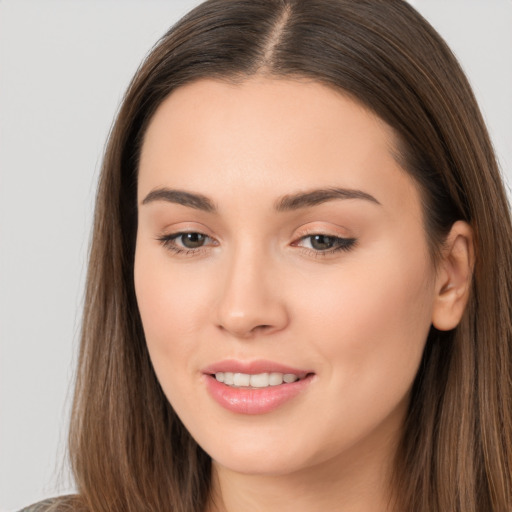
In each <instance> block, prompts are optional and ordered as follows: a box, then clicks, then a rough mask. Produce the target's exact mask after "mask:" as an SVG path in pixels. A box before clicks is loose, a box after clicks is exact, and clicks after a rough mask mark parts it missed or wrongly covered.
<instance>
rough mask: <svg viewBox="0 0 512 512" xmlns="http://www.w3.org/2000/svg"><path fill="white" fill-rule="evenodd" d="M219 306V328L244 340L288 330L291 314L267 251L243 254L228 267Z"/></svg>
mask: <svg viewBox="0 0 512 512" xmlns="http://www.w3.org/2000/svg"><path fill="white" fill-rule="evenodd" d="M226 267H227V268H226V270H225V272H224V273H223V277H222V284H221V286H220V296H219V302H218V305H217V311H216V314H217V325H218V327H219V328H220V329H221V330H223V331H225V332H227V333H229V334H231V335H232V336H235V337H237V338H241V339H249V338H253V337H255V336H257V335H258V334H260V335H263V334H271V333H274V332H277V331H280V330H282V329H284V328H285V327H286V325H287V324H288V322H289V314H288V310H287V307H286V303H285V300H284V297H285V290H284V289H283V286H282V283H281V282H280V279H279V275H280V271H279V269H278V268H277V265H275V264H273V262H272V260H271V258H270V257H269V256H268V255H265V254H264V253H263V251H258V250H255V249H253V250H251V249H250V248H248V249H247V250H239V251H238V254H235V255H233V257H232V258H231V259H230V261H229V263H228V264H227V265H226Z"/></svg>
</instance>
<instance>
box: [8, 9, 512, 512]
mask: <svg viewBox="0 0 512 512" xmlns="http://www.w3.org/2000/svg"><path fill="white" fill-rule="evenodd" d="M198 3H199V2H198V1H195V0H167V1H164V0H137V1H134V0H60V1H50V0H32V1H30V0H10V1H9V0H3V1H2V0H0V512H7V511H13V510H17V509H18V508H21V507H22V506H24V505H28V504H29V503H32V502H34V501H36V500H39V499H42V498H44V497H48V496H53V495H56V494H62V493H67V492H72V491H73V484H72V481H71V480H70V478H69V474H68V470H67V466H66V464H65V462H64V461H65V442H66V431H67V426H68V416H69V406H70V396H71V391H72V381H73V371H74V362H75V356H76V349H77V339H78V331H79V327H80V314H81V305H82V293H83V283H84V277H85V268H86V258H87V249H88V244H89V234H90V233H89V231H90V226H91V220H92V212H93V202H94V194H95V187H96V180H97V177H98V170H99V167H100V163H101V157H102V152H103V147H104V142H105V139H106V137H107V134H108V131H109V128H110V125H111V122H112V119H113V117H114V115H115V112H116V110H117V108H118V105H119V101H120V99H121V96H122V94H123V92H124V90H125V88H126V86H127V84H128V81H129V80H130V78H131V76H132V75H133V73H134V72H135V70H136V69H137V67H138V65H139V63H140V61H141V60H142V59H143V57H144V56H145V55H146V53H147V52H148V51H149V49H150V48H151V46H152V45H153V44H154V43H155V42H156V40H157V39H158V38H159V37H160V36H161V35H162V34H163V33H164V32H165V31H166V30H167V28H168V27H169V26H171V25H172V24H173V23H174V22H175V21H177V20H178V19H179V18H180V17H181V16H182V15H183V14H184V13H185V12H187V11H188V10H189V9H190V8H192V7H193V6H195V5H197V4H198ZM411 3H413V5H415V6H416V8H418V9H419V11H420V12H422V13H423V14H424V16H425V17H426V18H427V19H428V20H430V21H431V23H432V24H433V25H434V26H435V27H436V28H437V29H438V31H439V32H440V33H441V34H442V35H443V36H444V37H445V39H446V40H447V41H448V43H449V44H450V45H451V47H452V48H453V50H454V51H455V53H456V54H457V55H458V57H459V59H460V61H461V62H462V65H463V67H464V68H465V70H466V72H467V73H468V75H469V78H470V80H471V82H472V84H473V87H474V89H475V92H476V95H477V98H478V100H479V102H480V105H481V107H482V110H483V112H484V115H485V118H486V120H487V122H488V125H489V128H490V132H491V136H492V138H493V141H494V144H495V147H496V150H497V153H498V156H499V159H500V162H501V167H502V170H503V173H504V175H505V178H506V180H507V181H508V182H509V183H510V182H512V0H486V1H485V2H484V1H482V0H416V1H412V0H411Z"/></svg>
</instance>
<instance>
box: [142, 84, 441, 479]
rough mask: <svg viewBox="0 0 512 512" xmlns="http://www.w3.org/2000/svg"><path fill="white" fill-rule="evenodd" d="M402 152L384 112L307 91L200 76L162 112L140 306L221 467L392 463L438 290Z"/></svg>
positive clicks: (146, 199) (177, 390)
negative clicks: (401, 163) (400, 160)
mask: <svg viewBox="0 0 512 512" xmlns="http://www.w3.org/2000/svg"><path fill="white" fill-rule="evenodd" d="M394 145H395V139H394V136H393V132H392V130H391V129H390V128H389V127H388V126H387V125H386V124H384V123H383V122H382V121H381V120H379V118H377V117H376V116H375V115H373V114H372V113H370V112H368V111H367V110H366V109H364V108H363V107H361V106H360V105H359V104H357V103H356V102H354V101H353V100H351V99H350V98H348V97H347V96H343V95H341V94H340V93H338V92H335V91H334V90H332V89H330V88H328V87H326V86H324V85H320V84H318V83H314V82H306V81H291V80H290V81H287V80H271V79H268V78H260V77H258V78H251V79H248V80H247V81H245V82H244V83H243V84H241V85H232V84H227V83H224V82H220V81H214V80H201V81H198V82H195V83H193V84H189V85H186V86H184V87H181V88H179V89H178V90H176V91H175V92H173V93H172V94H171V95H170V96H169V97H168V98H167V99H166V100H165V101H164V102H163V104H162V105H161V106H160V107H159V109H158V110H157V112H156V114H155V116H154V118H153V119H152V122H151V123H150V125H149V128H148V130H147V133H146V136H145V139H144V143H143V147H142V153H141V159H140V169H139V172H140V173H139V183H138V204H139V225H138V234H137V246H136V256H135V286H136V294H137V300H138V305H139V308H140V313H141V317H142V323H143V326H144V332H145V335H146V340H147V346H148V349H149V353H150V356H151V360H152V362H153V365H154V369H155V372H156V375H157V377H158V379H159V381H160V383H161V385H162V388H163V390H164V392H165V394H166V396H167V398H168V399H169V401H170V403H171V404H172V406H173V407H174V409H175V411H176V412H177V414H178V415H179V417H180V418H181V420H182V421H183V423H184V424H185V426H186V427H187V429H188V430H189V432H190V433H191V434H192V436H193V437H194V438H195V439H196V440H197V442H198V443H199V444H200V445H201V446H202V447H203V448H204V450H205V451H206V452H207V453H208V454H209V455H210V456H211V457H212V458H213V460H214V461H215V464H217V465H218V467H223V468H227V469H228V470H231V471H236V472H242V473H255V474H274V475H275V474H289V473H292V472H294V471H299V470H304V469H307V468H312V467H313V466H316V467H318V465H319V464H328V463H337V462H340V463H343V464H345V466H344V467H350V464H351V463H356V462H355V461H361V460H369V459H371V458H374V459H375V458H377V459H382V460H385V459H386V457H388V455H389V453H390V450H391V448H390V447H391V446H392V445H393V444H394V443H395V441H396V439H397V437H398V432H399V429H400V425H401V422H402V421H403V418H404V414H405V410H406V407H407V402H408V396H409V392H410V388H411V385H412V382H413V379H414V377H415V374H416V372H417V369H418V365H419V362H420V359H421V355H422V351H423V348H424V344H425V340H426V337H427V334H428V331H429V328H430V325H431V319H432V311H433V301H434V295H435V292H434V290H435V272H434V268H433V265H432V262H431V260H430V258H429V252H428V248H427V242H426V237H425V232H424V229H423V222H422V211H421V206H420V199H419V194H418V190H417V188H416V186H415V184H414V182H413V181H412V179H411V178H410V177H409V176H408V175H407V174H406V173H405V172H404V171H403V170H402V169H401V168H400V166H399V165H398V164H397V162H396V161H395V159H394V158H393V149H394ZM216 373H217V374H218V375H217V377H218V380H217V378H216V377H215V375H214V374H216ZM297 378H298V379H299V380H296V379H297ZM283 379H284V380H283ZM222 380H224V381H225V382H221V381H222ZM289 381H292V382H289ZM293 381H294V382H293Z"/></svg>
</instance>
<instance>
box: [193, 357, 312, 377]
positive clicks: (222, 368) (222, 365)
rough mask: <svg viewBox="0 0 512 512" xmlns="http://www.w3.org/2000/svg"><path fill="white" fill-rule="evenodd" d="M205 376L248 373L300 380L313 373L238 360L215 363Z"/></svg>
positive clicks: (279, 364)
mask: <svg viewBox="0 0 512 512" xmlns="http://www.w3.org/2000/svg"><path fill="white" fill-rule="evenodd" d="M202 372H203V373H205V374H210V375H213V374H214V373H219V372H232V373H248V374H251V375H256V374H259V373H274V372H275V373H283V374H286V373H292V374H293V375H297V377H299V378H301V379H302V378H304V377H306V375H308V374H309V373H313V372H311V371H309V370H303V369H299V368H293V367H291V366H287V365H284V364H281V363H277V362H275V361H266V360H263V359H258V360H255V361H240V360H237V359H225V360H224V361H218V362H216V363H213V364H211V365H209V366H207V367H205V368H203V370H202Z"/></svg>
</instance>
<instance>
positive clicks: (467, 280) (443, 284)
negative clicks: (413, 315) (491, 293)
mask: <svg viewBox="0 0 512 512" xmlns="http://www.w3.org/2000/svg"><path fill="white" fill-rule="evenodd" d="M473 266H474V245H473V230H472V229H471V226H470V225H469V224H468V223H467V222H464V221H457V222H455V223H454V224H453V226H452V228H451V230H450V233H449V234H448V236H447V238H446V242H445V244H444V246H443V248H442V259H441V261H440V263H439V268H438V273H437V276H436V289H435V291H436V296H435V298H434V306H433V310H432V324H433V326H434V327H435V328H436V329H439V330H440V331H448V330H450V329H454V328H455V327H457V325H458V324H459V322H460V320H461V318H462V314H463V313H464V309H465V308H466V304H467V302H468V298H469V293H470V289H471V280H472V276H473Z"/></svg>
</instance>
